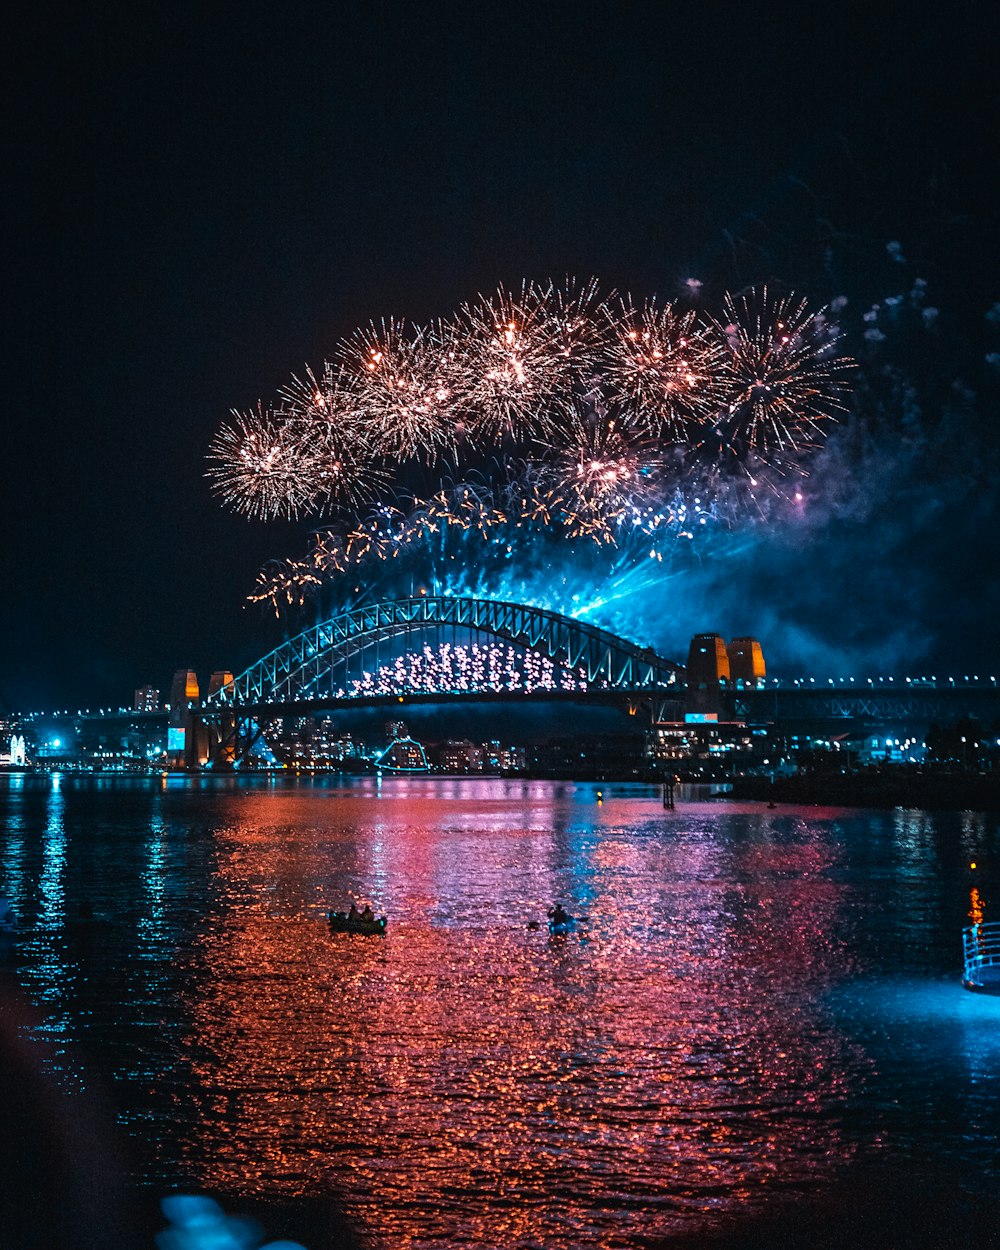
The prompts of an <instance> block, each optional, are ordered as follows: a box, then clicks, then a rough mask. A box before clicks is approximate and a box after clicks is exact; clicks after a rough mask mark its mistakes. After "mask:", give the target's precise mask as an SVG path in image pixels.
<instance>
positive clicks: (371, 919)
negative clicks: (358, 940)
mask: <svg viewBox="0 0 1000 1250" xmlns="http://www.w3.org/2000/svg"><path fill="white" fill-rule="evenodd" d="M329 921H330V928H331V930H332V931H333V932H334V933H372V934H384V933H385V931H386V927H387V926H388V924H389V917H388V916H376V915H375V913H374V912H373V911H372V909H371V908H370V907H365V908H363V909H362V910H361V911H358V909H357V907H355V906H354V904H353V903H352V904H351V908H350V911H332V912H330V916H329Z"/></svg>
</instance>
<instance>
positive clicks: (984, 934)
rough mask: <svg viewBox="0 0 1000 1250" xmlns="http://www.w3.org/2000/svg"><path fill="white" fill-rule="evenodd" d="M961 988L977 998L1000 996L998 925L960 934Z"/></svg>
mask: <svg viewBox="0 0 1000 1250" xmlns="http://www.w3.org/2000/svg"><path fill="white" fill-rule="evenodd" d="M962 955H963V959H962V984H963V985H964V986H965V988H966V989H967V990H973V991H974V992H975V993H977V994H1000V921H996V920H993V921H990V922H989V923H984V922H982V921H981V922H980V923H979V924H974V925H970V926H969V927H968V928H967V929H963V930H962Z"/></svg>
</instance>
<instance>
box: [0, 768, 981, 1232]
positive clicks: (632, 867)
mask: <svg viewBox="0 0 1000 1250" xmlns="http://www.w3.org/2000/svg"><path fill="white" fill-rule="evenodd" d="M998 856H1000V835H998V828H997V818H996V816H995V815H993V816H988V817H987V816H980V815H976V814H972V813H953V814H949V813H935V814H928V813H924V812H920V811H913V810H903V809H896V810H894V811H880V812H875V811H861V810H859V811H851V810H845V809H825V808H817V807H811V808H783V807H780V806H779V807H778V808H776V809H774V810H769V809H768V808H767V807H766V805H765V804H762V803H755V804H742V805H741V804H737V803H733V802H726V801H720V800H715V801H708V802H693V801H685V800H684V799H683V798H682V799H681V800H680V801H678V803H677V805H676V807H675V808H674V809H673V810H665V809H664V806H663V803H662V800H661V795H660V792H659V790H658V789H657V788H656V787H651V786H642V785H636V784H632V785H626V784H622V785H614V784H604V785H601V786H596V785H590V784H572V783H554V782H522V781H519V780H495V779H494V780H490V779H444V778H427V777H425V778H401V777H400V778H391V779H389V778H387V779H386V780H384V781H383V782H381V783H380V784H379V783H378V782H377V781H376V779H375V778H357V779H350V780H348V779H341V778H331V777H326V778H284V777H281V778H277V779H275V778H270V777H266V776H259V777H243V778H238V779H237V778H221V777H215V778H183V777H162V778H161V777H156V778H154V779H124V778H100V777H79V776H72V775H52V776H49V775H40V776H33V775H27V774H25V775H15V774H8V775H6V776H4V777H2V778H0V894H3V895H5V896H7V897H8V898H9V899H10V900H11V901H12V903H13V905H14V908H15V910H16V912H17V914H18V916H19V918H20V921H21V926H22V933H21V936H20V939H19V940H18V941H17V942H16V943H15V944H13V945H12V948H11V949H10V950H9V951H8V952H7V953H6V954H5V955H4V956H3V964H4V969H3V970H4V972H5V977H6V980H7V982H8V984H9V985H10V986H12V987H13V988H12V989H11V990H10V994H9V996H10V997H14V998H16V1001H17V1002H18V1003H19V1004H20V1006H19V1010H23V1012H24V1023H23V1024H22V1025H20V1026H19V1027H20V1028H21V1032H22V1033H23V1035H24V1036H25V1037H26V1038H27V1039H28V1042H29V1044H30V1046H31V1047H32V1048H33V1049H34V1053H36V1054H37V1056H38V1062H39V1064H40V1065H41V1066H42V1068H43V1069H44V1072H45V1074H46V1076H47V1078H48V1079H49V1080H51V1082H52V1083H53V1084H54V1085H55V1086H57V1087H58V1088H59V1090H60V1091H62V1093H64V1094H65V1095H66V1096H67V1097H68V1099H69V1100H70V1101H72V1099H73V1098H75V1097H77V1096H78V1095H83V1096H85V1097H89V1096H91V1095H95V1096H98V1097H99V1098H100V1099H101V1100H102V1104H103V1105H106V1106H107V1107H109V1108H111V1111H110V1119H111V1120H112V1121H113V1131H114V1134H115V1136H116V1137H117V1138H118V1139H120V1142H121V1145H122V1158H123V1159H124V1160H125V1163H124V1165H123V1166H125V1167H126V1168H127V1169H128V1170H129V1175H130V1178H131V1180H132V1181H134V1183H135V1186H136V1188H137V1191H138V1192H141V1193H143V1194H146V1195H150V1196H152V1197H154V1198H155V1197H157V1196H160V1195H166V1194H170V1193H174V1192H177V1191H182V1192H187V1193H204V1194H210V1195H215V1196H217V1197H219V1199H220V1200H221V1201H222V1202H223V1204H224V1205H225V1206H226V1207H227V1209H228V1208H233V1207H238V1206H239V1203H240V1202H241V1201H244V1200H245V1201H250V1200H253V1201H255V1202H258V1203H265V1204H266V1203H269V1202H272V1203H274V1204H276V1206H277V1205H281V1206H287V1205H288V1204H294V1203H303V1204H308V1203H311V1202H317V1201H323V1200H328V1199H329V1198H330V1197H331V1196H336V1198H337V1201H338V1202H339V1203H340V1204H342V1206H343V1209H344V1210H345V1211H346V1213H347V1216H348V1218H349V1219H350V1221H351V1222H352V1224H353V1226H354V1227H355V1228H356V1229H358V1230H359V1232H360V1234H361V1235H363V1236H364V1237H365V1238H366V1239H367V1240H368V1242H369V1243H370V1244H372V1245H374V1246H376V1247H385V1248H386V1250H390V1248H395V1247H424V1246H447V1247H480V1248H487V1247H498V1246H504V1247H547V1246H564V1247H577V1246H587V1247H591V1246H592V1247H627V1246H638V1245H643V1246H650V1245H654V1244H657V1242H658V1241H661V1240H662V1241H664V1242H666V1244H669V1239H670V1238H671V1237H672V1236H681V1235H686V1236H695V1235H699V1234H705V1235H708V1234H711V1233H712V1232H713V1230H718V1229H719V1228H721V1227H723V1226H724V1225H727V1224H728V1223H729V1222H732V1221H734V1220H739V1221H744V1222H746V1223H747V1226H748V1227H749V1226H751V1225H752V1222H753V1220H755V1219H757V1218H758V1217H759V1218H761V1219H763V1218H765V1217H766V1218H772V1217H774V1216H775V1214H776V1213H779V1214H780V1212H782V1211H783V1210H792V1209H801V1208H802V1207H803V1205H804V1204H805V1205H808V1204H812V1203H822V1202H823V1201H824V1199H825V1196H827V1195H830V1194H836V1193H837V1192H838V1187H841V1186H845V1185H850V1183H851V1179H852V1178H855V1177H859V1176H864V1175H870V1174H872V1170H873V1169H874V1170H875V1171H876V1172H879V1174H883V1173H884V1174H887V1175H892V1176H899V1177H905V1178H907V1179H908V1181H909V1182H910V1183H912V1184H914V1185H915V1186H917V1187H918V1188H920V1189H922V1190H923V1191H924V1192H925V1193H934V1194H938V1195H940V1203H941V1204H942V1212H943V1214H946V1213H945V1212H944V1204H947V1203H950V1204H952V1208H953V1212H954V1213H955V1214H956V1216H957V1215H958V1214H960V1213H961V1212H963V1211H972V1212H975V1211H976V1210H986V1209H990V1208H992V1209H994V1210H995V1209H996V1197H997V1195H998V1194H1000V1150H998V1147H997V1141H996V1132H997V1128H998V1126H1000V999H997V998H989V997H985V996H978V995H974V994H970V993H968V992H967V991H965V990H963V989H962V988H961V929H962V927H963V925H964V924H967V923H968V920H967V912H968V908H969V893H970V888H971V885H972V884H974V883H976V882H978V884H979V885H980V887H981V889H982V895H983V897H985V899H986V902H987V906H988V905H989V896H990V889H989V884H990V880H991V877H990V874H991V873H993V872H994V871H995V865H996V864H997V862H998ZM972 863H975V864H976V865H977V866H976V868H975V869H972V868H970V865H971V864H972ZM976 874H979V875H978V877H977V876H976ZM352 899H357V900H359V901H371V903H372V905H373V907H374V908H375V909H376V912H377V913H385V914H387V915H388V916H389V926H388V931H387V934H386V935H385V936H384V937H378V936H371V937H368V936H358V935H353V934H347V933H331V931H330V929H329V926H328V924H327V923H326V917H327V913H328V911H329V910H330V909H332V908H337V909H343V908H346V907H347V906H348V905H349V904H350V902H351V901H352ZM555 901H560V902H562V903H563V904H564V905H565V907H566V908H567V910H568V911H569V912H570V913H572V914H573V915H575V916H576V917H578V921H577V923H576V925H575V926H574V927H573V929H572V930H571V932H570V933H569V934H567V935H565V936H559V937H552V936H551V935H550V934H549V932H548V930H547V927H546V925H545V912H546V909H547V908H548V907H549V906H551V905H552V903H553V902H555ZM996 906H997V909H998V910H997V913H996V914H995V915H994V917H993V918H998V919H1000V897H998V899H997V903H996ZM532 921H534V922H540V923H538V924H536V925H531V924H530V922H532ZM855 1192H856V1191H855ZM273 1231H274V1230H272V1232H273ZM984 1232H985V1234H986V1236H987V1240H984V1241H981V1242H980V1244H982V1245H993V1244H998V1243H997V1242H994V1241H990V1240H988V1236H989V1232H988V1229H985V1230H984ZM308 1250H322V1247H321V1246H320V1245H318V1244H317V1245H313V1246H309V1248H308Z"/></svg>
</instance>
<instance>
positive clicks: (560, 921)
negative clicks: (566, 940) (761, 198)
mask: <svg viewBox="0 0 1000 1250" xmlns="http://www.w3.org/2000/svg"><path fill="white" fill-rule="evenodd" d="M548 917H549V933H551V934H552V936H553V937H562V936H563V935H565V934H567V933H570V932H571V931H572V929H573V926H574V925H575V924H576V920H575V918H574V917H573V916H571V915H570V914H569V912H568V911H567V910H566V909H565V907H563V905H562V903H556V904H555V906H554V907H550V908H549V910H548Z"/></svg>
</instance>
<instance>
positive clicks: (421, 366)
mask: <svg viewBox="0 0 1000 1250" xmlns="http://www.w3.org/2000/svg"><path fill="white" fill-rule="evenodd" d="M339 355H340V362H341V366H342V374H341V378H340V386H341V388H342V389H346V390H347V391H348V393H349V394H350V396H351V400H352V402H353V403H354V404H355V405H356V407H357V410H358V411H359V412H360V413H361V414H362V415H363V419H364V424H365V428H366V430H367V431H368V434H369V437H370V438H371V439H372V442H373V444H374V445H375V446H376V447H377V448H378V450H379V451H380V452H382V453H383V454H384V455H387V456H390V457H393V458H395V459H397V460H398V459H407V458H420V459H425V460H426V461H428V462H429V463H433V462H434V461H435V460H436V459H437V458H438V457H439V456H440V455H441V454H442V453H443V452H445V451H446V450H448V449H450V448H453V447H454V445H455V442H456V437H457V430H458V427H459V426H460V424H461V414H462V411H463V409H464V406H465V396H464V393H463V387H462V383H463V381H464V376H463V374H462V372H461V370H460V369H459V368H458V366H457V362H456V360H455V355H454V352H453V350H452V348H451V345H450V344H449V343H448V341H447V340H446V338H445V337H444V336H443V335H442V334H441V332H440V330H439V329H436V328H434V327H431V328H430V329H428V330H422V329H420V328H419V327H410V326H407V325H405V324H404V323H403V322H399V321H393V320H389V321H382V322H380V323H379V324H378V325H376V324H375V323H374V322H372V323H371V324H370V325H368V326H365V327H363V328H362V329H360V330H356V331H355V333H354V334H353V335H351V336H350V337H349V338H347V339H345V340H344V341H343V343H341V345H340V353H339Z"/></svg>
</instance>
